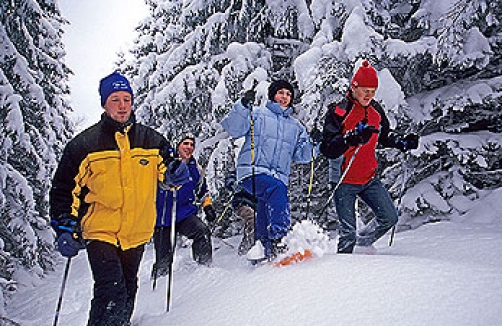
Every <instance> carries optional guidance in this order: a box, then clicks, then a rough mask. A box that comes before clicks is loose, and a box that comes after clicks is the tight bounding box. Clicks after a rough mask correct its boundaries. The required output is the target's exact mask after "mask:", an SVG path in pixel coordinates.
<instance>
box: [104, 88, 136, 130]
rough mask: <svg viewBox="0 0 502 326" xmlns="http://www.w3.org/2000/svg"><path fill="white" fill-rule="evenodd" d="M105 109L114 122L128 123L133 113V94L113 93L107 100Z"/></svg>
mask: <svg viewBox="0 0 502 326" xmlns="http://www.w3.org/2000/svg"><path fill="white" fill-rule="evenodd" d="M104 109H105V111H106V114H108V115H109V116H110V117H111V118H112V119H113V120H115V121H117V122H120V123H124V122H127V120H129V117H130V116H131V112H132V98H131V94H130V93H129V92H126V91H117V92H113V93H112V94H111V95H110V96H108V98H107V99H106V102H105V106H104Z"/></svg>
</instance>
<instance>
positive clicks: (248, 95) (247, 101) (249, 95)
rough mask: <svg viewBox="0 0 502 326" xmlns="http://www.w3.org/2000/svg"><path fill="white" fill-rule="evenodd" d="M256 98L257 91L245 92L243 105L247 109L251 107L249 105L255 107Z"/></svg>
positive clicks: (242, 100) (242, 99)
mask: <svg viewBox="0 0 502 326" xmlns="http://www.w3.org/2000/svg"><path fill="white" fill-rule="evenodd" d="M255 98H256V91H255V90H252V89H251V90H249V91H246V92H244V96H242V98H241V103H242V105H244V106H245V107H249V105H253V103H254V101H255Z"/></svg>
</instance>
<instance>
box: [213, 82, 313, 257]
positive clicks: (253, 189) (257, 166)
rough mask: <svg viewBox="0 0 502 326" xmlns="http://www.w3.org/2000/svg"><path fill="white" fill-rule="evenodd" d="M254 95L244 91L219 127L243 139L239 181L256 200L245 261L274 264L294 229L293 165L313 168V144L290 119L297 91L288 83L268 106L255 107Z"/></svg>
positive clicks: (274, 86) (276, 86) (275, 90)
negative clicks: (252, 234)
mask: <svg viewBox="0 0 502 326" xmlns="http://www.w3.org/2000/svg"><path fill="white" fill-rule="evenodd" d="M255 96H256V93H255V91H254V90H250V91H246V92H245V93H244V96H243V98H242V99H241V100H239V101H237V102H236V103H235V104H234V106H233V108H232V110H231V111H230V112H229V113H228V115H227V116H226V117H225V118H224V119H223V120H222V121H221V125H222V126H223V128H224V129H225V131H226V132H227V133H228V134H229V135H230V136H231V137H233V138H240V137H244V144H243V145H242V148H241V151H240V153H239V156H238V160H237V168H236V171H237V181H238V182H240V184H241V185H242V187H243V188H244V189H245V190H246V191H247V192H248V193H250V194H253V196H254V197H255V198H256V199H257V208H256V221H255V240H256V242H255V245H254V246H253V248H251V249H250V250H249V252H248V254H247V258H248V259H250V260H265V259H268V260H271V259H273V258H274V257H275V256H276V255H277V253H278V251H280V248H281V247H282V245H283V244H282V243H281V239H282V238H283V237H284V236H285V235H286V233H287V232H288V230H289V228H290V224H291V219H290V208H289V199H288V187H287V185H288V183H289V174H290V170H291V162H292V161H295V162H297V163H309V162H310V160H311V158H312V146H313V144H312V142H311V140H310V137H309V135H308V133H307V131H306V129H305V127H304V126H303V125H302V124H301V123H300V122H299V121H298V120H297V119H296V118H294V117H293V116H291V114H292V113H293V107H292V105H291V104H292V103H293V98H294V89H293V86H292V85H291V84H290V83H289V82H287V81H285V80H277V81H274V82H272V83H271V84H270V86H269V88H268V101H267V103H266V105H265V106H264V107H253V102H254V100H255ZM251 121H252V122H253V123H251Z"/></svg>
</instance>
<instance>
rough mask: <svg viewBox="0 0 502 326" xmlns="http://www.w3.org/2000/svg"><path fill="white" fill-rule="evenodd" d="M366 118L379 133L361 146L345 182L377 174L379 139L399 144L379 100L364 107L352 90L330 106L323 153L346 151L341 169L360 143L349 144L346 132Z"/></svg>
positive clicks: (363, 181)
mask: <svg viewBox="0 0 502 326" xmlns="http://www.w3.org/2000/svg"><path fill="white" fill-rule="evenodd" d="M363 119H367V121H368V122H367V124H368V126H373V127H375V128H376V129H377V130H379V133H375V134H373V135H372V136H371V138H370V140H369V142H368V143H366V144H363V145H360V146H361V148H360V150H359V152H358V153H357V155H356V157H355V158H354V161H353V163H352V165H351V167H350V169H349V171H348V172H347V174H346V176H345V178H344V179H343V180H342V183H348V184H359V185H360V184H366V183H368V182H369V181H370V180H371V179H372V178H373V177H374V176H375V174H376V169H377V167H378V162H377V160H376V156H375V149H376V146H377V143H379V144H381V145H382V146H383V147H396V142H397V139H396V136H394V135H391V134H390V124H389V120H388V119H387V116H386V115H385V112H384V111H383V109H382V107H381V106H380V104H378V102H376V101H374V100H372V101H371V103H370V105H369V106H367V107H363V106H362V105H361V104H359V102H358V101H355V100H353V99H352V97H351V95H350V93H349V94H347V97H346V98H345V99H343V100H342V101H341V102H340V103H337V104H331V105H329V106H328V112H327V113H326V120H325V122H324V130H323V141H322V143H321V148H320V149H321V153H322V154H324V155H325V156H326V157H328V158H337V157H339V156H340V155H343V156H344V161H343V165H342V171H345V169H346V168H347V165H348V164H349V161H350V159H351V158H352V156H353V155H354V152H355V151H356V148H357V146H348V145H347V144H346V143H345V141H344V139H343V136H344V135H345V133H346V132H347V131H349V130H352V129H354V128H355V127H356V125H357V124H358V123H359V122H360V121H361V120H363Z"/></svg>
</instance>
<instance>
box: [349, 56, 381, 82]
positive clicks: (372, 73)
mask: <svg viewBox="0 0 502 326" xmlns="http://www.w3.org/2000/svg"><path fill="white" fill-rule="evenodd" d="M351 84H352V85H354V86H355V87H370V88H377V87H378V77H377V72H376V70H375V68H373V67H372V66H371V65H370V63H369V62H368V60H364V61H363V64H362V65H361V67H359V69H358V70H357V72H356V74H355V75H354V78H352V82H351Z"/></svg>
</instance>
